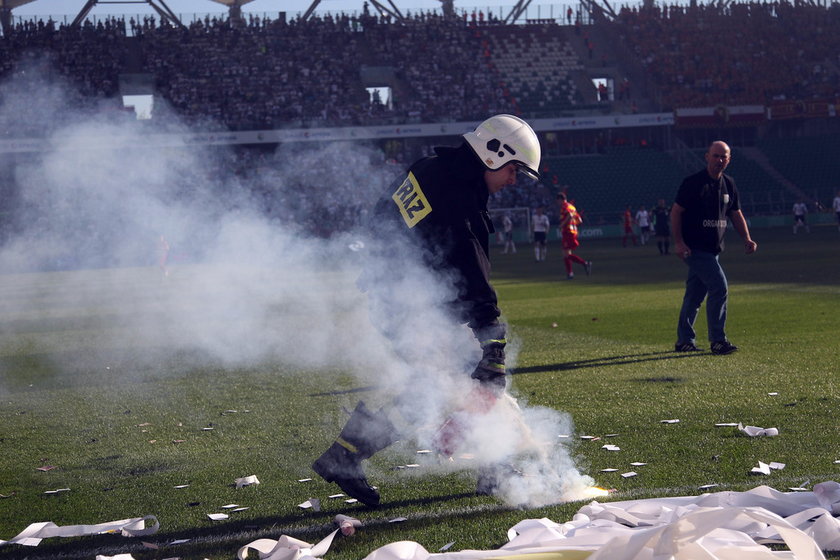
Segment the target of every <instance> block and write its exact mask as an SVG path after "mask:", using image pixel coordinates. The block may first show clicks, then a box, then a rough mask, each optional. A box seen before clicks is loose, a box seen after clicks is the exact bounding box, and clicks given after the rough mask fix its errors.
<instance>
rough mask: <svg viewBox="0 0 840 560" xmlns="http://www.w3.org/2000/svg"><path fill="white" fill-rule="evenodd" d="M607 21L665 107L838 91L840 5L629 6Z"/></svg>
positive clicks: (817, 95) (750, 101)
mask: <svg viewBox="0 0 840 560" xmlns="http://www.w3.org/2000/svg"><path fill="white" fill-rule="evenodd" d="M604 25H607V26H609V27H611V28H612V29H613V31H614V32H615V33H617V34H618V35H619V36H620V37H621V39H622V41H623V42H624V44H625V45H626V46H627V48H628V49H629V50H631V51H632V52H634V53H635V54H636V56H637V57H638V58H639V59H641V61H642V64H643V65H644V66H645V68H646V70H647V72H648V73H649V74H650V76H651V77H652V78H653V80H654V81H655V83H656V84H657V86H658V87H659V89H660V90H661V94H662V101H663V105H664V108H666V109H673V108H676V107H698V106H699V107H704V106H716V105H718V104H726V105H739V104H753V103H764V102H769V101H772V100H774V99H803V98H825V97H831V98H834V97H836V96H837V95H838V94H839V93H840V69H838V62H840V59H838V55H837V53H838V52H840V32H839V31H840V5H838V4H837V3H832V4H831V5H830V6H829V7H824V6H820V5H816V4H806V3H801V2H797V3H795V4H793V3H789V2H772V3H758V2H742V3H734V2H733V3H726V4H723V3H706V4H699V3H691V4H687V5H679V4H672V5H663V6H659V5H654V6H651V7H634V8H627V7H625V8H623V9H622V10H621V12H620V14H619V17H618V18H617V19H616V20H615V21H614V22H609V23H605V24H604Z"/></svg>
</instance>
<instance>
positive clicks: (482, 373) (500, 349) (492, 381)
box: [470, 324, 507, 392]
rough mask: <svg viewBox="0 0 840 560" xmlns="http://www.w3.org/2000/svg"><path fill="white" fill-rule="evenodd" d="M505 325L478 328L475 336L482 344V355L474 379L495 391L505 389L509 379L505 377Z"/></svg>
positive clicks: (474, 371) (473, 374) (473, 373)
mask: <svg viewBox="0 0 840 560" xmlns="http://www.w3.org/2000/svg"><path fill="white" fill-rule="evenodd" d="M505 327H506V326H505V325H503V324H496V325H491V326H489V327H484V328H482V329H476V330H475V331H473V332H474V334H475V337H476V338H477V339H478V342H479V344H481V350H482V356H481V360H480V361H479V362H478V365H477V366H475V370H473V372H472V375H470V377H472V378H473V379H476V380H478V381H479V382H480V383H481V384H482V385H484V386H488V388H490V389H492V390H494V391H498V392H501V391H504V389H505V385H506V383H507V379H506V377H505V344H507V340H505Z"/></svg>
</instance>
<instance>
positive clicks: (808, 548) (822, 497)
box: [365, 482, 840, 560]
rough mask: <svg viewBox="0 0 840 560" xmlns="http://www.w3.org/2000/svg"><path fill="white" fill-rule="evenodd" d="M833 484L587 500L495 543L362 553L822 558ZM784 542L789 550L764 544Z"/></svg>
mask: <svg viewBox="0 0 840 560" xmlns="http://www.w3.org/2000/svg"><path fill="white" fill-rule="evenodd" d="M837 509H840V484H838V483H837V482H823V483H821V484H817V485H815V486H814V491H813V492H792V493H784V492H779V491H777V490H774V489H772V488H770V487H768V486H760V487H757V488H754V489H752V490H750V491H748V492H729V491H727V492H716V493H712V494H702V495H700V496H685V497H676V498H659V499H647V500H631V501H623V502H608V503H603V504H602V503H598V502H591V503H590V504H588V505H586V506H583V507H582V508H581V509H580V510H579V511H578V513H577V514H576V515H575V516H574V518H573V519H572V521H569V522H567V523H555V522H553V521H551V520H549V519H528V520H525V521H522V522H520V523H518V524H517V525H515V526H514V527H512V528H511V529H510V531H509V532H508V538H509V540H510V542H508V543H507V544H505V545H504V546H502V547H501V548H499V549H497V550H489V551H488V550H483V551H479V550H464V551H461V552H445V553H434V554H433V553H430V552H428V551H427V550H426V549H425V548H423V547H422V546H421V545H419V544H417V543H415V542H411V541H401V542H395V543H391V544H389V545H386V546H383V547H381V548H379V549H377V550H375V551H373V552H372V553H370V554H369V555H368V556H367V557H366V558H365V560H485V559H491V558H499V559H502V558H505V559H512V558H516V559H517V560H528V558H533V559H534V560H537V559H540V560H544V559H546V558H551V560H583V559H584V558H586V559H587V560H665V559H667V560H701V559H702V560H779V559H785V560H792V559H794V558H795V559H796V560H823V559H824V555H823V553H822V550H840V520H838V519H836V518H834V517H832V515H831V513H830V512H832V511H835V510H837ZM776 543H784V544H786V545H787V547H788V548H789V550H771V549H770V548H768V547H766V546H763V545H765V544H776Z"/></svg>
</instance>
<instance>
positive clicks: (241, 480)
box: [234, 474, 260, 488]
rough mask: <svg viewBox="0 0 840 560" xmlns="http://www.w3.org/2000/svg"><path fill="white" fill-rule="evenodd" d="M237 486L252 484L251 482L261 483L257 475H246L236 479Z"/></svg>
mask: <svg viewBox="0 0 840 560" xmlns="http://www.w3.org/2000/svg"><path fill="white" fill-rule="evenodd" d="M234 482H235V483H236V487H237V488H242V487H243V486H250V485H251V484H259V483H260V481H259V480H257V477H256V475H253V474H252V475H251V476H245V477H243V478H237V479H236V480H235V481H234Z"/></svg>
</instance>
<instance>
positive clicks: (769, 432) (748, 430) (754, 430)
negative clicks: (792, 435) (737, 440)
mask: <svg viewBox="0 0 840 560" xmlns="http://www.w3.org/2000/svg"><path fill="white" fill-rule="evenodd" d="M738 430H740V431H741V432H743V433H745V434H747V435H748V436H750V437H761V436H768V437H773V436H777V435H779V429H778V428H760V427H758V426H744V425H743V424H738Z"/></svg>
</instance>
